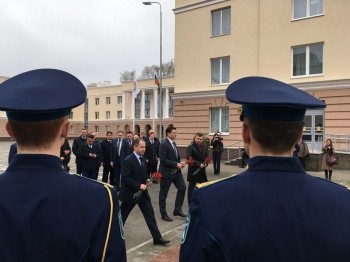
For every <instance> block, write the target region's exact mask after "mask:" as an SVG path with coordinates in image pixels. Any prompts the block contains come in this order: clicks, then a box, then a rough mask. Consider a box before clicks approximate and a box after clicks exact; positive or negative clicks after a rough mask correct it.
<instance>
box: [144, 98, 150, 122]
mask: <svg viewBox="0 0 350 262" xmlns="http://www.w3.org/2000/svg"><path fill="white" fill-rule="evenodd" d="M150 113H151V95H150V94H145V118H150V117H151V115H150Z"/></svg>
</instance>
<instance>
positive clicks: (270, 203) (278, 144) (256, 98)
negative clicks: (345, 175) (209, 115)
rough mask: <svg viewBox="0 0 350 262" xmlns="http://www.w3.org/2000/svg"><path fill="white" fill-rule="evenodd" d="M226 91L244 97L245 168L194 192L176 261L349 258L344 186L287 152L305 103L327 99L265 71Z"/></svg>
mask: <svg viewBox="0 0 350 262" xmlns="http://www.w3.org/2000/svg"><path fill="white" fill-rule="evenodd" d="M226 98H227V100H229V101H231V102H233V103H237V104H242V110H241V116H240V119H241V121H242V139H243V142H244V147H245V149H246V152H247V154H248V155H249V156H250V158H249V160H248V166H249V168H248V169H247V170H245V171H244V172H243V173H242V174H239V175H236V176H232V177H229V178H227V179H224V180H221V181H218V182H216V183H215V182H214V183H211V184H210V182H209V184H207V185H203V184H201V186H200V187H199V188H198V189H195V190H194V191H193V195H192V202H191V206H190V210H189V215H188V217H187V221H186V223H185V224H184V225H185V226H184V232H183V234H182V236H183V237H182V246H181V250H180V262H191V261H350V248H349V247H350V227H349V221H350V192H349V190H348V189H347V188H345V187H343V186H341V185H338V184H335V183H331V182H329V181H326V180H324V179H321V178H319V177H313V176H310V175H308V174H306V173H305V170H304V169H303V167H302V166H301V164H300V162H299V159H298V158H296V157H293V156H292V153H293V149H294V145H295V143H296V142H297V141H299V139H300V138H301V137H302V134H303V127H304V122H303V120H304V116H305V111H306V109H307V108H311V109H316V108H324V107H325V106H326V105H325V103H324V102H323V101H321V100H319V99H317V98H316V97H313V96H312V95H310V94H308V93H306V92H304V91H302V90H300V89H298V88H295V87H293V86H291V85H288V84H285V83H283V82H280V81H277V80H274V79H270V78H266V77H245V78H242V79H239V80H237V81H235V82H233V83H232V84H230V85H229V87H228V88H227V90H226Z"/></svg>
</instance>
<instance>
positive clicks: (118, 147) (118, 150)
mask: <svg viewBox="0 0 350 262" xmlns="http://www.w3.org/2000/svg"><path fill="white" fill-rule="evenodd" d="M117 154H118V156H120V139H118V141H117Z"/></svg>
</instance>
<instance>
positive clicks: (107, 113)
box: [106, 111, 111, 119]
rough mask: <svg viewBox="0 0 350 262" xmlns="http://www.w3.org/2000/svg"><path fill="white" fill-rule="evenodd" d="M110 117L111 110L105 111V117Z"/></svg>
mask: <svg viewBox="0 0 350 262" xmlns="http://www.w3.org/2000/svg"><path fill="white" fill-rule="evenodd" d="M110 118H111V111H106V119H110Z"/></svg>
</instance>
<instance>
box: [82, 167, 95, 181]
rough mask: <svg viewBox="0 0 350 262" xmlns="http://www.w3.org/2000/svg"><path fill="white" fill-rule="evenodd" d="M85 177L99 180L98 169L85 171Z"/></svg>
mask: <svg viewBox="0 0 350 262" xmlns="http://www.w3.org/2000/svg"><path fill="white" fill-rule="evenodd" d="M83 177H87V178H90V179H93V180H97V177H98V169H97V170H83Z"/></svg>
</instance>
